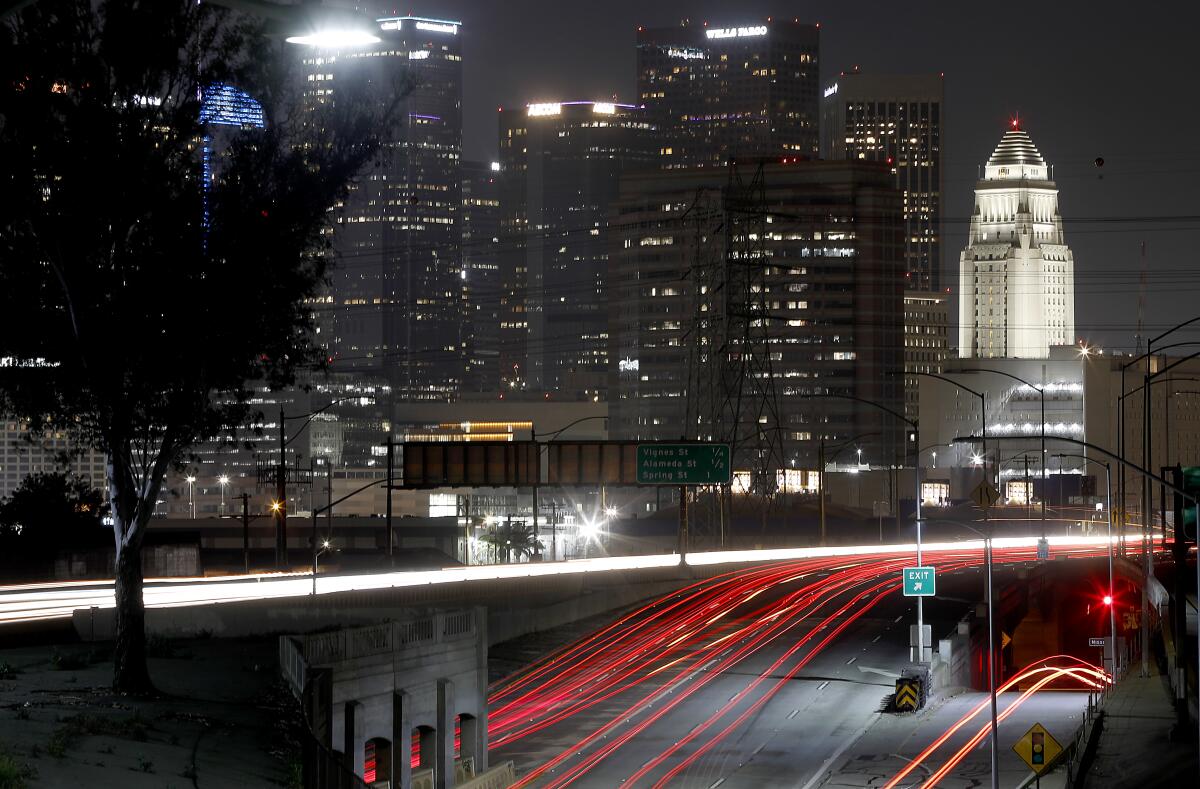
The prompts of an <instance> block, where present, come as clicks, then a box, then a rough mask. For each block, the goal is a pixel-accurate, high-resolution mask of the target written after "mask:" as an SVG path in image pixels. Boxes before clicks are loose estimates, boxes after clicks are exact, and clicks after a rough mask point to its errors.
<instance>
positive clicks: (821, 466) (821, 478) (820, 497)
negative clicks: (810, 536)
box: [817, 436, 825, 547]
mask: <svg viewBox="0 0 1200 789" xmlns="http://www.w3.org/2000/svg"><path fill="white" fill-rule="evenodd" d="M817 509H818V511H819V512H820V518H821V545H822V547H823V546H824V545H825V437H824V436H821V442H820V444H818V445H817Z"/></svg>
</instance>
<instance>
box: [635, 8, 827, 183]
mask: <svg viewBox="0 0 1200 789" xmlns="http://www.w3.org/2000/svg"><path fill="white" fill-rule="evenodd" d="M819 50H820V30H819V26H817V25H808V24H802V23H800V22H799V20H791V21H785V20H771V19H768V20H766V21H765V22H758V23H742V24H741V25H740V26H734V27H716V26H709V25H708V24H707V23H705V24H703V25H695V24H691V23H689V22H685V23H683V24H681V25H679V26H677V27H662V28H638V32H637V73H638V97H639V101H641V103H642V104H644V105H645V107H646V111H647V113H648V114H649V116H650V118H651V120H652V121H653V122H654V123H656V124H657V125H658V126H659V128H660V129H661V130H662V138H661V140H662V141H661V143H660V148H661V152H662V157H663V158H662V166H663V167H665V168H674V167H689V166H717V167H720V166H723V165H724V164H725V163H726V162H727V161H728V159H729V158H730V157H738V158H742V159H758V158H768V159H775V158H780V157H785V156H787V157H790V156H806V157H815V156H816V155H817V151H818V143H819V132H820V116H819V109H820V105H819V100H820V99H819V95H818V89H819V85H818V66H819V62H818V54H819Z"/></svg>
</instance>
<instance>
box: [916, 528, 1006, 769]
mask: <svg viewBox="0 0 1200 789" xmlns="http://www.w3.org/2000/svg"><path fill="white" fill-rule="evenodd" d="M930 523H948V524H951V525H954V526H961V527H962V528H964V529H968V530H970V531H973V532H975V533H976V534H978V535H979V536H980V537H982V538H983V566H984V573H985V577H986V580H985V591H984V594H985V595H987V618H988V698H989V700H990V702H991V708H992V720H991V729H992V736H991V738H990V739H991V759H992V789H1000V773H999V765H1000V751H999V745H998V743H999V739H998V735H999V732H1000V724H999V718H998V716H997V715H996V610H995V605H994V603H993V598H994V597H995V595H994V594H993V590H992V534H991V529H990V528H989V529H988V530H987V531H986V532H983V531H980V530H979V529H977V528H975V527H974V526H972V525H971V524H969V523H964V522H962V521H955V520H944V519H941V518H938V519H935V520H931V521H930Z"/></svg>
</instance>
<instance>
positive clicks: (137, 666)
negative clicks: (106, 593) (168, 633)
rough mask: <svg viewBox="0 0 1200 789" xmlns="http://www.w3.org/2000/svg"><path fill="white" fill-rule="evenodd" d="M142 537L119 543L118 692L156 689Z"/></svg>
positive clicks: (144, 692) (115, 662)
mask: <svg viewBox="0 0 1200 789" xmlns="http://www.w3.org/2000/svg"><path fill="white" fill-rule="evenodd" d="M141 542H142V541H141V540H136V541H134V544H132V545H127V546H125V547H124V548H122V547H121V545H120V544H119V543H118V545H117V568H116V569H117V576H116V583H115V584H114V587H115V588H114V590H113V591H114V594H115V596H116V602H117V610H116V614H117V616H116V625H117V629H116V644H115V645H114V647H113V689H114V690H116V691H117V692H118V693H130V694H134V695H148V694H150V693H153V692H154V685H153V684H151V682H150V672H149V670H148V669H147V668H146V612H145V608H144V607H143V605H142V550H141V547H142V546H141Z"/></svg>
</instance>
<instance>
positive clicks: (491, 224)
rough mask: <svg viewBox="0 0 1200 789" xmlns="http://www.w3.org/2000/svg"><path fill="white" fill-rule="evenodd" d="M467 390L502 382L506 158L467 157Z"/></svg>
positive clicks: (464, 220)
mask: <svg viewBox="0 0 1200 789" xmlns="http://www.w3.org/2000/svg"><path fill="white" fill-rule="evenodd" d="M462 179H463V180H462V202H463V204H462V217H461V219H462V221H461V226H462V266H463V275H462V276H463V287H464V290H465V292H464V307H465V309H466V318H465V325H466V331H467V338H466V343H465V344H466V350H467V353H468V363H469V368H468V372H467V381H466V385H465V386H464V390H469V391H474V392H479V391H495V390H497V389H498V388H499V387H500V367H499V364H500V362H499V355H500V292H501V291H500V162H472V161H466V162H463V173H462Z"/></svg>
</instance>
